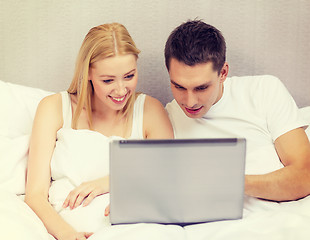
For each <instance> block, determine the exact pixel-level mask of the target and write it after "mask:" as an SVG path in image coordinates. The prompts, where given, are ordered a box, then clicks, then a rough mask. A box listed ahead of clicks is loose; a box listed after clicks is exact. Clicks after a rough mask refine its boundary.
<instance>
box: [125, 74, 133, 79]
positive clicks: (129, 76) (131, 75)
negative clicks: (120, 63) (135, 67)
mask: <svg viewBox="0 0 310 240" xmlns="http://www.w3.org/2000/svg"><path fill="white" fill-rule="evenodd" d="M134 76H135V75H134V74H130V75H127V76H126V77H125V79H132V78H133V77H134Z"/></svg>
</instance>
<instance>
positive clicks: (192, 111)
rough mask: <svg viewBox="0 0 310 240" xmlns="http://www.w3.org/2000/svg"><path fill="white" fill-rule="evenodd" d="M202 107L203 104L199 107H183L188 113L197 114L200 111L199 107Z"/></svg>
mask: <svg viewBox="0 0 310 240" xmlns="http://www.w3.org/2000/svg"><path fill="white" fill-rule="evenodd" d="M202 108H203V106H201V107H199V108H187V107H185V110H186V111H187V112H188V113H190V114H194V115H195V114H198V113H199V112H200V111H201V109H202Z"/></svg>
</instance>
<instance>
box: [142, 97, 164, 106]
mask: <svg viewBox="0 0 310 240" xmlns="http://www.w3.org/2000/svg"><path fill="white" fill-rule="evenodd" d="M144 95H145V101H144V109H145V110H146V109H150V108H155V109H156V108H160V109H161V108H162V109H163V108H164V107H163V105H162V104H161V102H160V101H159V100H158V99H156V98H154V97H152V96H150V95H147V94H144ZM150 110H151V109H150Z"/></svg>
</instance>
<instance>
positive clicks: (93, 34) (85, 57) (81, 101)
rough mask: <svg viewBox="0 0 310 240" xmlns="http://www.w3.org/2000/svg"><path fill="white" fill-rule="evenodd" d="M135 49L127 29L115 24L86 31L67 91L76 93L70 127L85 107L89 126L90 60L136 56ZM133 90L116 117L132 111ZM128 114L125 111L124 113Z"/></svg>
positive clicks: (137, 50)
mask: <svg viewBox="0 0 310 240" xmlns="http://www.w3.org/2000/svg"><path fill="white" fill-rule="evenodd" d="M139 53H140V50H139V49H137V47H136V45H135V43H134V41H133V40H132V38H131V36H130V35H129V33H128V31H127V29H126V28H125V27H124V26H123V25H122V24H119V23H111V24H103V25H100V26H97V27H93V28H92V29H90V30H89V32H88V33H87V35H86V36H85V39H84V41H83V43H82V46H81V48H80V51H79V54H78V57H77V60H76V66H75V72H74V76H73V79H72V82H71V85H70V87H69V88H68V90H67V91H68V92H69V93H71V94H76V95H77V106H76V110H75V112H74V115H73V120H72V128H74V129H76V127H77V122H78V119H79V116H80V115H81V112H82V110H83V108H85V110H86V112H87V117H88V124H89V127H90V129H92V107H91V106H92V105H91V96H92V95H93V87H92V84H91V81H89V80H88V74H89V68H90V66H91V64H92V63H94V62H96V61H98V60H101V59H104V58H107V57H112V56H115V55H117V54H120V55H125V54H133V55H135V56H136V58H138V54H139ZM135 97H136V96H135V92H133V94H132V95H131V96H130V98H129V99H128V101H127V103H126V105H125V107H124V108H123V109H122V110H121V111H119V116H120V117H128V115H130V114H131V113H132V111H133V106H134V102H135ZM128 113H129V114H128Z"/></svg>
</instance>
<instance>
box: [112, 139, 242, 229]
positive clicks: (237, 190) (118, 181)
mask: <svg viewBox="0 0 310 240" xmlns="http://www.w3.org/2000/svg"><path fill="white" fill-rule="evenodd" d="M245 152H246V141H245V139H239V138H238V139H234V138H229V139H174V140H114V141H112V142H111V144H110V221H111V223H112V224H124V223H140V222H144V223H164V224H180V225H186V224H192V223H202V222H209V221H217V220H228V219H239V218H242V211H243V195H244V171H245Z"/></svg>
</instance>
